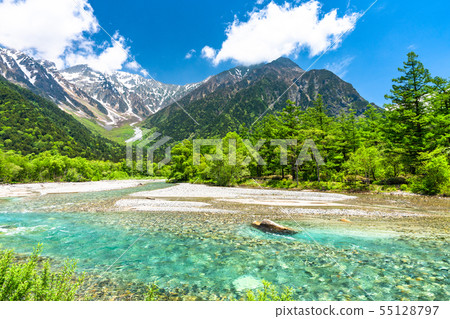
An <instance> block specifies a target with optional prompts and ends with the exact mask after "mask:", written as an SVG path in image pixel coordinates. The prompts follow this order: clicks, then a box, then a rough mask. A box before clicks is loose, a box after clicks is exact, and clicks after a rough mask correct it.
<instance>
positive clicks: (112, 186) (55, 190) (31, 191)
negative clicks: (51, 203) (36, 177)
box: [0, 180, 163, 198]
mask: <svg viewBox="0 0 450 319" xmlns="http://www.w3.org/2000/svg"><path fill="white" fill-rule="evenodd" d="M157 182H163V181H162V180H120V181H99V182H84V183H34V184H11V185H0V198H6V197H27V196H39V195H47V194H67V193H90V192H102V191H109V190H118V189H124V188H131V187H137V186H140V185H143V184H148V183H157Z"/></svg>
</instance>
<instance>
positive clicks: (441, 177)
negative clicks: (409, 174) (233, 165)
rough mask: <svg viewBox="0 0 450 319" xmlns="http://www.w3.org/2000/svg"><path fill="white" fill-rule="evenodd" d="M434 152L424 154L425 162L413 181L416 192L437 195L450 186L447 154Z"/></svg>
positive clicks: (449, 167)
mask: <svg viewBox="0 0 450 319" xmlns="http://www.w3.org/2000/svg"><path fill="white" fill-rule="evenodd" d="M434 153H435V152H433V153H430V154H426V155H424V158H426V162H425V164H424V165H423V166H422V167H420V169H419V174H420V175H419V176H416V177H415V178H414V180H413V183H412V187H411V189H412V191H413V192H415V193H420V194H426V195H436V194H444V193H445V192H447V190H448V189H449V188H450V166H449V164H448V161H447V157H446V156H445V155H437V156H436V154H434Z"/></svg>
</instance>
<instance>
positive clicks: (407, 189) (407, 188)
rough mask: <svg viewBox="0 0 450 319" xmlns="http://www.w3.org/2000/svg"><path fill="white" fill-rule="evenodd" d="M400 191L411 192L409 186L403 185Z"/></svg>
mask: <svg viewBox="0 0 450 319" xmlns="http://www.w3.org/2000/svg"><path fill="white" fill-rule="evenodd" d="M400 190H401V191H403V192H407V191H409V187H408V185H407V184H402V185H400Z"/></svg>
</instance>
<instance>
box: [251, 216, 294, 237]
mask: <svg viewBox="0 0 450 319" xmlns="http://www.w3.org/2000/svg"><path fill="white" fill-rule="evenodd" d="M252 226H253V227H255V228H257V229H259V230H262V231H264V232H268V233H274V234H290V235H292V234H297V233H298V231H296V230H295V229H292V228H288V227H284V226H282V225H279V224H277V223H275V222H273V221H271V220H269V219H264V220H263V221H262V222H253V223H252Z"/></svg>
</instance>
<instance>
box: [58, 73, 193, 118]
mask: <svg viewBox="0 0 450 319" xmlns="http://www.w3.org/2000/svg"><path fill="white" fill-rule="evenodd" d="M61 75H62V76H63V77H64V79H65V80H67V81H68V82H70V83H72V84H74V85H76V86H77V87H78V88H79V89H81V90H83V91H85V92H86V93H88V94H89V95H90V96H91V97H93V98H94V99H96V100H97V101H99V102H100V103H102V105H104V106H105V107H106V108H107V109H109V110H113V112H116V113H118V114H122V115H129V116H135V117H138V118H140V119H142V118H146V117H147V116H149V115H151V114H154V113H156V112H157V111H159V110H161V109H163V108H164V107H165V106H167V105H169V104H172V103H174V102H175V101H177V100H179V99H180V98H182V97H183V96H185V95H186V94H187V93H189V92H190V91H192V90H194V89H196V88H197V87H198V86H199V85H200V84H201V83H196V84H188V85H184V86H181V85H173V84H164V83H161V82H158V81H155V80H151V79H146V78H144V77H142V76H140V75H136V74H130V73H126V72H121V71H117V72H112V73H110V74H104V73H101V72H98V71H95V70H93V69H91V68H89V67H88V66H87V65H78V66H74V67H71V68H68V69H66V70H63V71H61Z"/></svg>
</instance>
